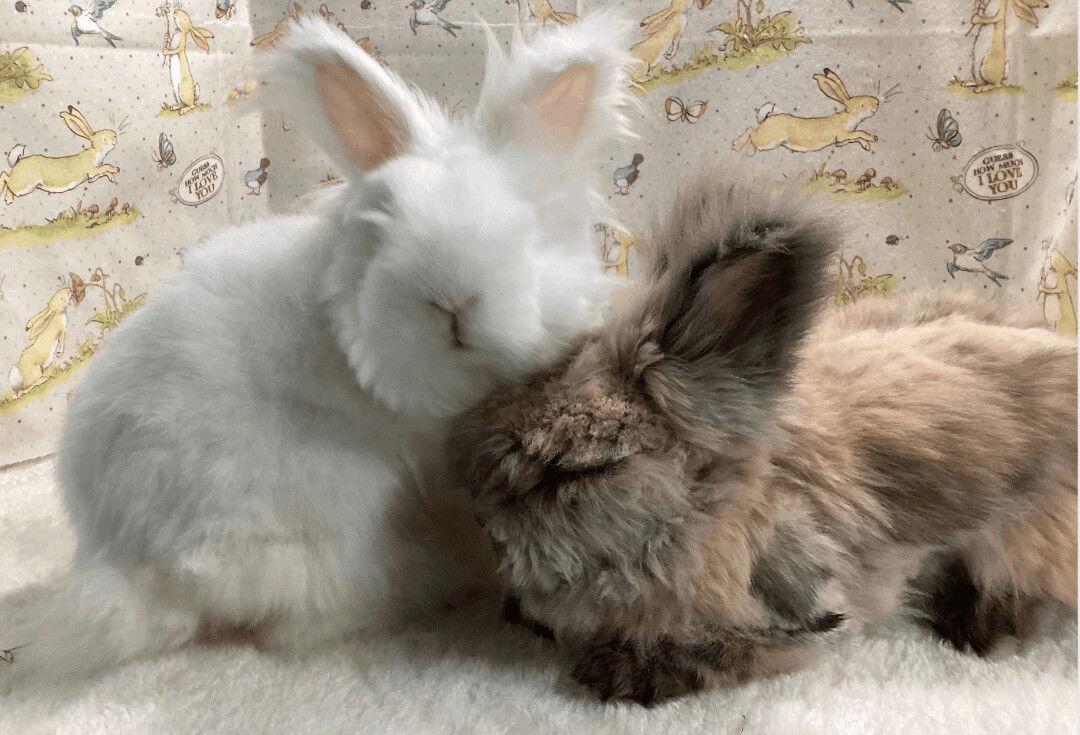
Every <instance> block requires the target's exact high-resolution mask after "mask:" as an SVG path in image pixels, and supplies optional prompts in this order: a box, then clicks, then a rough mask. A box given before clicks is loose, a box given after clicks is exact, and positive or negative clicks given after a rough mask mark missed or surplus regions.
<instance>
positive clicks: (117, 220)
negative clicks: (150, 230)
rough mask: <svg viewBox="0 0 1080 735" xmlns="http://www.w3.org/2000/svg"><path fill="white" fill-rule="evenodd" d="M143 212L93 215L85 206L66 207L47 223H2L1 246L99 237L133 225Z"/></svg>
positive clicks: (132, 210) (46, 243)
mask: <svg viewBox="0 0 1080 735" xmlns="http://www.w3.org/2000/svg"><path fill="white" fill-rule="evenodd" d="M139 214H140V212H139V210H138V209H136V208H134V207H132V208H131V209H129V210H128V211H127V212H117V213H115V214H111V215H109V216H108V217H106V216H104V215H98V216H96V217H92V216H91V215H90V213H89V212H87V211H86V210H85V209H80V210H79V211H78V212H76V211H74V210H72V209H65V210H64V211H63V212H60V213H59V214H57V215H56V217H55V218H54V219H53V220H52V221H51V222H46V223H45V224H43V225H28V224H26V223H22V222H20V223H17V224H16V225H15V227H5V226H3V225H0V248H8V247H22V248H29V247H40V246H43V245H49V244H51V243H54V242H63V241H64V240H78V239H81V238H87V237H97V236H98V235H100V234H101V233H102V232H105V231H106V230H111V229H112V228H113V227H118V226H120V225H128V224H131V223H132V222H134V221H135V220H136V219H138V218H139Z"/></svg>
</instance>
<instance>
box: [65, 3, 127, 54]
mask: <svg viewBox="0 0 1080 735" xmlns="http://www.w3.org/2000/svg"><path fill="white" fill-rule="evenodd" d="M113 5H116V0H94V4H93V5H91V6H90V10H83V9H82V8H80V7H79V6H78V5H72V6H71V7H70V8H68V9H67V11H68V12H69V13H71V15H72V17H73V18H74V19H75V22H74V23H73V24H72V25H71V37H72V38H74V39H75V45H76V46H78V45H79V36H84V35H93V34H95V33H97V34H99V35H100V36H101V37H102V38H104V39H105V43H107V44H109V45H110V46H112V47H113V48H116V44H115V43H113V41H122V40H124V39H122V38H120V36H117V35H114V34H112V33H109V32H108V31H107V30H105V29H104V28H102V27H101V26H99V25H98V21H100V20H101V16H102V15H103V14H104V13H105V11H106V10H108V9H109V8H111V7H112V6H113Z"/></svg>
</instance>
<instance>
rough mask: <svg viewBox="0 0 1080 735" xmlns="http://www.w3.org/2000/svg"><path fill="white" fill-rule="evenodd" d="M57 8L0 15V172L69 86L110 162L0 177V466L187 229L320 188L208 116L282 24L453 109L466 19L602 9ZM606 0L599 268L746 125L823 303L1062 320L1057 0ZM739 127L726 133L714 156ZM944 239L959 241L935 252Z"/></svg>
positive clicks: (465, 2)
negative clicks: (624, 133)
mask: <svg viewBox="0 0 1080 735" xmlns="http://www.w3.org/2000/svg"><path fill="white" fill-rule="evenodd" d="M84 1H85V2H87V4H88V5H89V3H90V0H84ZM65 4H66V3H57V2H52V0H26V2H25V4H24V5H21V6H20V4H18V3H13V2H7V3H5V4H4V6H3V7H2V8H0V152H5V153H7V154H8V155H7V156H6V157H5V158H6V159H7V160H4V159H3V158H0V178H2V177H3V175H4V174H5V173H7V174H9V176H11V177H13V179H11V180H16V184H18V183H19V181H23V180H24V179H25V178H26V176H27V174H26V170H27V169H28V168H29V167H28V165H27V164H28V163H29V164H30V165H31V166H33V165H39V164H37V163H35V162H34V161H33V160H30V159H29V158H28V157H30V156H33V155H34V154H43V155H45V156H49V157H54V158H55V157H63V156H67V155H70V154H74V153H77V152H79V151H80V150H82V149H83V148H84V147H86V146H88V145H90V142H89V141H88V140H87V139H86V138H85V137H80V135H79V134H77V133H75V132H73V131H72V129H69V127H68V126H67V124H66V122H65V119H62V118H61V116H60V113H61V112H65V113H68V108H69V106H70V107H72V108H75V110H77V111H78V112H79V113H81V116H82V117H83V118H84V119H85V121H86V124H87V125H88V126H89V128H90V130H89V131H83V132H84V133H86V132H89V133H90V134H91V135H90V136H89V137H91V138H92V137H94V136H93V133H98V138H101V137H104V139H105V141H106V142H105V143H104V144H103V147H107V145H108V138H109V136H108V135H107V134H102V133H100V132H99V131H103V130H104V131H109V130H111V131H114V132H116V133H118V135H117V136H115V147H114V148H112V149H111V150H109V151H108V152H107V153H106V155H105V157H104V161H103V162H102V161H98V162H97V164H96V165H97V166H107V165H111V166H113V167H116V168H118V171H112V177H113V179H114V180H113V181H110V180H109V179H108V178H107V177H106V176H104V175H102V176H100V177H99V178H95V179H93V180H91V181H86V180H85V178H86V175H87V174H95V173H100V174H104V173H108V172H109V171H110V169H108V168H94V164H88V165H86V166H85V167H84V168H85V169H86V170H80V168H79V165H78V164H77V163H76V164H73V165H72V166H70V167H69V166H66V164H63V163H62V162H61V163H60V165H61V166H62V167H63V169H64V170H63V171H62V174H63V175H59V178H60V179H62V181H61V183H60V184H59V185H57V186H56V187H54V188H61V189H64V188H66V190H64V191H57V192H54V193H49V192H45V191H41V190H40V189H39V190H33V191H28V192H9V193H11V194H12V201H11V202H10V203H4V202H0V391H4V393H3V394H2V395H0V465H3V464H6V463H11V462H16V461H20V460H24V459H27V458H31V457H36V456H41V455H45V454H48V453H50V452H52V451H54V450H55V446H56V439H57V435H58V431H59V427H60V426H61V423H62V418H63V413H64V407H65V405H66V401H67V397H68V396H69V395H70V391H71V390H72V387H73V386H74V385H75V384H76V382H77V380H78V372H79V369H80V368H81V367H82V366H83V365H84V364H85V363H86V362H87V361H88V360H90V359H93V354H94V353H95V352H96V350H97V349H98V348H99V347H100V345H101V344H103V343H104V342H105V341H107V339H108V335H109V333H110V331H111V330H112V329H114V328H115V325H116V324H117V323H119V322H120V321H122V319H123V318H124V317H125V316H126V315H127V314H128V313H130V312H131V311H132V310H134V309H136V308H138V307H139V306H140V305H141V304H142V303H143V300H144V299H145V298H146V297H147V295H148V296H149V298H152V297H153V290H154V287H155V285H156V284H158V283H160V282H161V280H162V279H163V278H165V277H167V276H168V274H169V273H170V272H172V271H173V270H174V269H175V268H177V267H178V266H179V265H180V263H181V262H182V259H183V254H184V252H185V249H186V248H189V247H190V246H191V245H192V244H193V243H195V242H196V241H198V240H199V239H200V238H202V237H204V236H206V235H208V234H210V233H211V232H214V231H215V230H218V229H220V228H222V227H224V226H227V225H231V224H237V223H240V222H244V221H249V220H252V219H256V218H259V217H263V216H265V215H266V214H268V213H270V212H290V211H295V210H296V209H297V207H298V206H300V205H299V204H298V202H300V201H301V200H300V195H301V194H303V193H304V192H307V191H310V190H312V189H313V188H315V187H318V186H320V185H322V184H323V183H325V182H327V181H330V182H332V181H333V178H334V167H333V165H332V163H331V162H329V161H327V160H325V159H324V158H322V157H320V156H319V155H318V154H316V153H315V152H314V151H313V149H312V148H311V147H310V146H309V145H308V144H307V143H306V142H305V141H304V140H303V139H302V138H300V137H299V136H298V134H297V133H296V132H294V131H293V130H292V129H291V128H290V127H289V121H288V120H284V119H281V116H279V115H278V116H275V115H273V114H270V115H267V116H257V115H253V116H248V117H237V116H235V115H233V114H231V113H230V109H229V108H230V104H229V100H230V97H236V96H238V95H242V94H243V92H244V89H243V84H242V79H243V64H244V63H245V61H246V59H247V57H248V54H249V52H251V51H252V50H253V48H254V49H259V48H267V47H271V46H272V45H273V43H274V42H275V39H276V38H277V37H278V36H279V35H280V33H281V32H283V31H284V30H286V29H287V26H288V24H289V23H290V22H291V19H292V18H296V17H299V16H300V15H301V14H305V13H317V14H320V15H322V16H324V17H326V18H327V19H328V20H329V21H330V22H331V23H334V24H340V25H341V26H342V27H343V28H344V29H345V30H346V32H348V33H349V35H350V36H352V37H353V38H354V39H356V40H357V42H358V43H359V44H360V45H361V46H362V47H364V48H366V49H368V50H369V51H370V52H372V53H375V54H376V55H377V56H378V57H379V58H381V60H382V61H383V62H384V63H386V64H387V65H389V66H390V67H391V68H393V69H394V70H395V71H397V72H398V73H399V74H401V75H402V76H403V77H404V78H405V79H407V80H409V81H411V82H415V83H416V84H417V85H418V86H419V87H420V88H422V89H424V90H425V91H426V92H428V93H429V94H431V95H433V96H434V97H435V98H437V99H439V100H440V101H441V102H442V103H443V104H444V105H445V106H446V107H448V108H458V109H460V108H467V107H468V106H470V105H471V104H472V103H473V102H474V101H475V99H476V96H477V92H478V89H479V84H480V80H481V74H482V68H483V49H484V43H483V40H482V35H481V33H480V29H479V28H478V27H477V24H476V19H477V14H479V15H480V16H483V17H484V18H485V19H486V20H487V21H489V22H491V23H493V24H495V26H496V31H497V33H498V34H499V35H500V37H503V38H506V39H508V38H509V36H510V29H511V28H512V27H513V26H514V25H515V24H517V23H518V22H520V21H524V22H525V24H526V25H528V26H530V27H532V26H536V25H539V24H541V23H556V22H573V19H574V16H575V15H577V14H581V13H583V12H586V11H587V10H588V8H589V7H595V6H599V5H600V3H593V2H578V3H575V2H573V1H572V0H552V1H551V2H547V0H513V1H511V2H508V1H507V0H475V1H470V0H449V2H446V3H445V7H444V8H441V9H438V6H439V5H440V4H441V3H437V2H436V3H430V2H429V3H427V4H426V6H425V7H421V8H414V7H406V6H405V3H404V2H403V1H402V0H393V1H391V0H363V1H362V0H338V1H337V2H327V3H325V4H320V5H316V4H314V3H312V2H307V3H304V4H299V3H292V4H289V5H283V4H281V3H279V2H269V1H268V0H220V1H219V2H218V3H216V4H215V2H214V1H213V0H199V2H198V3H194V2H189V3H187V4H185V6H184V8H183V12H184V13H186V14H187V16H188V17H189V18H190V24H189V23H186V22H184V21H183V20H181V21H180V26H181V27H180V28H179V29H178V27H177V21H176V20H172V18H174V17H175V16H174V15H173V14H172V10H173V9H172V8H165V7H164V6H158V5H157V4H155V3H154V2H147V1H145V0H119V2H117V3H116V4H115V5H113V6H111V7H109V8H107V9H104V11H103V12H102V13H101V14H100V18H99V19H98V20H97V21H96V22H97V23H98V25H99V27H101V28H103V29H106V30H107V31H108V32H110V33H111V34H113V35H115V36H119V37H120V40H116V41H114V43H115V44H116V47H115V48H112V47H110V46H109V45H108V44H107V43H106V40H105V39H104V37H103V36H102V35H100V34H83V35H81V36H79V39H78V45H76V42H75V39H73V38H72V33H71V28H72V25H73V23H75V18H74V17H73V16H72V15H71V14H69V13H65V12H64V8H63V7H62V6H63V5H65ZM414 4H415V3H414ZM999 4H1000V5H999ZM1043 5H1048V6H1047V7H1042V6H1043ZM621 6H622V7H623V8H624V10H625V12H626V13H627V14H628V15H629V16H630V17H632V18H634V19H635V20H640V21H641V22H642V25H641V27H640V28H639V33H640V35H639V38H638V42H636V43H635V45H634V47H633V49H632V53H633V55H634V56H635V58H636V59H637V62H636V67H635V77H636V78H637V80H638V81H639V82H640V88H639V90H638V91H639V99H640V101H641V104H642V107H641V119H640V120H638V121H637V125H636V127H637V129H638V130H639V131H640V132H641V135H642V137H641V138H640V139H639V140H636V141H630V142H626V143H621V144H619V145H618V146H613V147H612V150H610V152H609V153H610V155H609V158H608V160H607V162H606V164H605V170H604V171H603V172H602V173H603V174H604V181H605V182H608V183H607V186H608V189H607V193H608V195H609V197H610V199H611V202H612V204H613V205H614V206H615V208H616V210H617V212H618V214H619V216H620V218H621V220H622V221H623V222H624V223H625V225H626V230H627V232H622V231H610V230H603V229H600V230H598V231H597V242H596V243H595V246H596V247H599V248H601V249H602V252H603V253H604V255H605V257H606V258H607V259H608V260H609V261H611V263H612V267H613V268H616V269H620V270H621V269H622V267H623V266H626V267H628V268H629V269H630V270H631V271H632V270H633V266H634V257H635V253H634V248H633V245H632V242H633V233H634V232H635V231H640V230H641V229H642V228H644V226H645V225H646V224H647V223H648V222H649V221H650V220H651V218H652V216H653V214H654V213H655V212H656V210H657V209H658V208H660V207H662V206H663V203H664V202H666V201H667V200H668V198H669V197H670V195H671V192H672V190H673V189H674V187H675V186H677V185H678V183H679V181H680V180H681V179H682V178H684V177H686V176H687V175H689V174H690V172H692V171H693V170H694V169H695V168H696V167H697V166H698V165H699V163H700V162H701V161H702V160H705V159H720V160H723V161H724V162H725V163H726V165H730V166H732V167H741V166H744V165H746V162H747V159H746V158H745V155H746V153H747V152H749V150H751V149H753V148H754V147H755V145H756V147H757V148H759V149H760V150H757V151H756V152H755V153H754V156H753V158H752V159H749V160H750V161H752V163H753V164H754V165H753V167H752V169H751V170H753V171H754V172H755V173H754V175H755V176H759V177H761V176H763V177H766V178H768V179H770V180H775V181H777V182H781V181H784V180H785V179H797V180H799V181H800V182H801V183H802V185H803V186H805V187H806V188H808V189H810V190H812V191H814V192H816V194H817V196H820V197H822V201H823V203H825V204H826V206H828V207H830V208H833V209H834V210H835V211H836V212H837V213H839V215H840V217H841V218H842V219H843V220H844V221H845V222H846V223H847V225H848V239H847V241H846V243H845V247H844V251H843V254H842V255H841V256H840V257H839V258H838V259H837V263H836V271H835V283H834V284H833V285H834V288H835V291H836V294H837V297H836V300H837V303H838V304H840V305H842V304H843V303H846V302H848V301H850V300H851V299H853V298H858V297H860V296H861V295H863V294H865V293H869V292H875V291H877V292H899V291H911V290H916V289H924V288H933V289H942V290H957V289H965V290H970V291H973V292H975V293H977V294H979V296H980V297H981V298H985V299H986V300H988V301H993V302H996V303H1001V304H1004V305H1006V306H1007V307H1008V308H1010V309H1013V310H1016V311H1018V312H1022V313H1026V314H1030V315H1032V316H1039V317H1041V318H1042V319H1044V320H1045V323H1046V325H1047V328H1050V329H1058V330H1060V331H1063V332H1071V333H1075V331H1076V316H1075V307H1074V298H1075V288H1076V269H1075V267H1074V264H1075V263H1076V262H1077V259H1076V206H1075V202H1074V200H1073V186H1074V184H1075V180H1076V96H1077V92H1076V15H1077V12H1076V11H1077V8H1076V4H1075V3H1074V2H1069V1H1068V0H1048V2H1043V0H988V1H987V2H983V3H982V6H983V9H982V10H981V14H982V16H983V17H984V18H985V19H987V20H991V19H997V22H996V23H990V22H987V23H980V24H976V25H974V26H973V25H972V23H971V20H972V16H973V13H975V12H976V10H977V8H975V7H973V4H972V3H971V2H969V1H967V0H945V1H944V2H931V1H930V0H912V1H911V2H904V1H903V0H896V5H893V4H891V3H890V2H889V0H853V4H849V2H847V1H846V0H764V2H761V1H759V0H712V1H711V2H709V1H708V0H671V2H670V4H668V3H666V2H665V0H632V1H628V2H623V3H621ZM435 10H437V12H435ZM999 11H1000V12H999ZM86 12H87V14H89V12H90V9H89V8H87V10H86ZM414 17H415V19H416V21H417V27H416V29H415V33H414V31H413V29H412V28H411V27H410V19H412V18H414ZM84 24H85V19H84ZM456 26H460V27H456ZM188 28H190V29H191V30H190V31H187V30H186V29H188ZM166 29H168V31H169V35H170V39H169V43H168V45H169V46H170V47H173V48H175V47H176V46H177V45H178V44H179V39H180V38H181V37H183V38H184V39H185V44H186V45H185V55H186V57H187V61H188V65H189V67H190V76H191V80H192V81H193V82H194V83H195V84H196V85H197V90H196V98H195V99H194V100H192V99H190V96H189V95H187V96H186V95H185V94H184V92H183V90H182V89H181V92H180V94H179V95H178V94H177V93H176V91H175V90H174V84H173V74H172V71H171V66H170V63H171V62H170V61H169V59H168V58H167V57H166V56H164V55H163V53H162V52H163V50H164V49H165V47H166V45H167V44H166V40H165V34H166ZM185 31H186V32H185ZM999 32H1000V33H999ZM995 34H998V35H997V36H995ZM1002 39H1003V41H1004V43H1001V40H1002ZM200 42H201V44H202V45H205V46H206V50H204V49H203V48H201V47H200ZM668 57H670V58H668ZM171 58H173V59H175V58H176V56H172V57H171ZM1002 60H1004V61H1005V62H1006V64H1007V65H1006V70H1005V76H1004V78H1002V76H1001V73H1000V63H999V62H1000V61H1002ZM825 69H829V70H832V72H833V73H834V74H835V76H836V77H838V78H839V79H840V80H841V84H840V86H842V88H843V89H842V90H840V91H838V87H837V84H836V83H835V82H830V81H826V82H824V83H823V84H822V86H821V87H819V84H818V80H817V79H815V75H822V76H824V72H825ZM995 69H996V70H997V71H995ZM829 76H830V77H831V76H832V75H829ZM965 83H967V84H969V85H971V84H978V85H980V87H984V88H976V87H972V86H965ZM897 85H898V86H897ZM180 86H181V87H182V86H183V85H180ZM976 90H977V91H976ZM845 92H846V94H845ZM848 96H850V97H852V98H855V99H853V100H852V101H851V102H847V99H848ZM860 96H871V97H873V98H874V99H875V100H877V102H878V103H880V106H879V107H877V109H876V110H871V114H869V116H866V117H865V119H862V120H859V121H856V120H847V119H842V120H841V119H836V118H834V120H835V122H830V121H827V120H825V121H822V120H818V121H815V120H812V119H811V120H790V119H788V118H784V117H783V115H784V114H789V115H793V116H796V117H801V118H824V117H826V116H828V115H831V114H833V113H834V112H836V111H839V110H842V109H844V104H845V103H846V104H847V105H849V106H851V107H852V108H853V109H854V108H855V107H858V106H860V105H869V106H870V107H873V103H871V102H869V101H867V100H861V101H860V100H858V97H860ZM174 107H182V108H183V112H184V114H177V111H176V110H174V109H171V108H174ZM866 109H869V108H866ZM943 111H945V112H943ZM770 113H771V116H770ZM68 114H73V113H68ZM759 120H763V122H762V123H760V127H759ZM845 123H851V124H845ZM76 127H77V125H76ZM857 131H865V132H864V133H859V132H857ZM745 133H749V135H748V136H746V138H744V134H745ZM740 141H742V142H744V143H746V142H748V141H749V142H750V145H749V146H746V145H744V146H743V150H741V151H734V150H733V145H735V144H737V143H739V142H740ZM783 141H786V143H785V142H783ZM99 143H100V141H99ZM774 144H777V147H772V146H773V145H774ZM792 149H798V150H792ZM20 153H21V154H22V162H21V163H20V157H19V154H20ZM635 154H640V163H639V164H637V166H636V172H637V176H633V175H632V174H633V171H634V170H635V169H634V167H633V166H632V163H633V161H634V160H636V159H637V157H636V156H635ZM46 165H49V166H55V165H57V164H56V163H55V162H54V163H46ZM20 166H21V167H22V168H21V170H20V171H18V172H17V171H16V170H15V169H16V168H17V167H20ZM627 166H630V168H629V169H627V170H620V169H623V168H624V167H627ZM68 174H70V175H68ZM20 177H21V178H20ZM630 179H633V180H632V181H630ZM14 194H18V195H17V196H15V195H14ZM114 199H115V200H116V201H115V203H114V202H113V200H114ZM110 205H112V206H111V208H110ZM125 205H127V206H126V207H125ZM50 220H52V221H51V222H50ZM1006 241H1008V242H1006ZM958 244H962V245H964V246H966V247H967V248H970V249H971V250H969V251H966V252H958V253H955V252H954V250H960V248H958V247H956V246H957V245H958ZM950 248H953V249H950ZM980 248H982V249H981V250H980ZM984 254H985V256H986V257H985V258H983V255H984ZM976 255H978V257H976ZM952 264H955V268H953V269H950V265H952ZM28 326H29V329H28Z"/></svg>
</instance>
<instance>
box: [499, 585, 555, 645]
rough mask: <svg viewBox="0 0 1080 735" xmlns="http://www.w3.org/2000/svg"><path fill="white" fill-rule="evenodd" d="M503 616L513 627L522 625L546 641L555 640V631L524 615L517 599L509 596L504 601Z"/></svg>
mask: <svg viewBox="0 0 1080 735" xmlns="http://www.w3.org/2000/svg"><path fill="white" fill-rule="evenodd" d="M502 616H503V620H505V621H506V622H508V623H510V624H511V625H520V626H522V627H524V628H528V629H529V630H530V631H532V632H533V633H535V634H536V635H538V636H539V637H541V638H543V639H544V640H547V641H553V640H555V631H553V630H552V629H551V628H549V627H547V626H546V625H544V624H543V623H541V622H539V621H537V620H534V619H533V618H530V617H529V616H528V615H526V614H525V613H523V612H522V611H521V600H519V599H518V598H516V597H512V596H508V597H507V598H506V599H505V600H503V608H502Z"/></svg>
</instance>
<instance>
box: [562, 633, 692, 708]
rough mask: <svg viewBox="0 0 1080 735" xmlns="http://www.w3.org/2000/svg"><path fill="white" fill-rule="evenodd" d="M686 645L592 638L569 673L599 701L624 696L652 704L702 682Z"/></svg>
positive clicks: (681, 692)
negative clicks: (594, 640) (594, 639)
mask: <svg viewBox="0 0 1080 735" xmlns="http://www.w3.org/2000/svg"><path fill="white" fill-rule="evenodd" d="M687 653H688V649H687V648H686V647H683V646H679V645H678V644H675V643H672V642H671V641H667V640H663V639H661V640H659V641H654V642H649V643H641V642H636V641H625V640H621V639H616V638H609V639H607V640H601V641H596V642H594V643H593V644H592V645H590V647H589V649H588V650H587V651H586V652H585V655H584V656H582V657H581V660H580V661H578V663H577V665H576V666H575V667H574V671H573V674H572V676H573V677H574V679H575V680H576V681H577V682H578V683H579V684H582V685H584V686H586V687H588V688H589V689H590V690H591V691H592V692H593V693H595V694H596V695H597V696H598V697H599V698H600V701H602V702H606V701H608V700H611V699H625V700H628V701H631V702H636V703H638V704H640V705H642V706H643V707H652V706H654V705H657V704H660V703H661V702H663V701H665V700H668V699H672V698H674V697H678V696H680V695H683V694H690V693H691V692H696V691H698V690H700V689H702V688H704V686H705V677H704V675H703V673H702V671H701V669H700V667H699V666H698V665H696V664H695V663H694V662H693V660H688V658H687Z"/></svg>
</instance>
